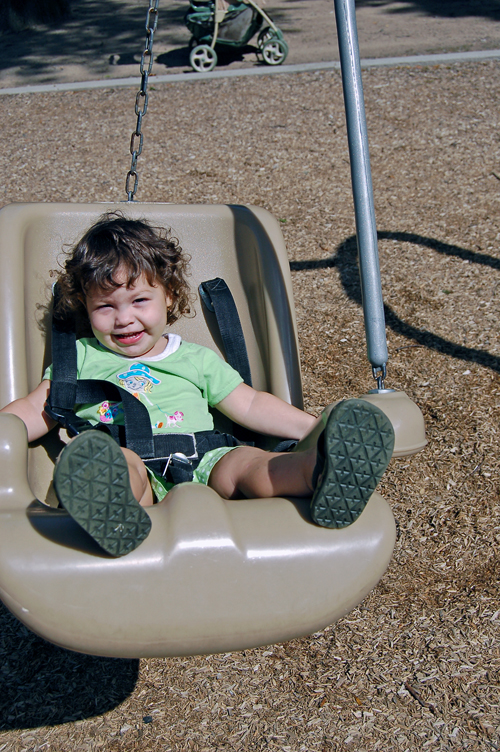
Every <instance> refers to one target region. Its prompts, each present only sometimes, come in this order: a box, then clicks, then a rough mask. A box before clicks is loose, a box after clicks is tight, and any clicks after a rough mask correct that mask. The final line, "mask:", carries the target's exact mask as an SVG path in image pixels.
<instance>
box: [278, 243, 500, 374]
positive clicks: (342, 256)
mask: <svg viewBox="0 0 500 752" xmlns="http://www.w3.org/2000/svg"><path fill="white" fill-rule="evenodd" d="M377 237H378V239H379V240H398V241H400V242H406V243H413V244H414V245H421V246H424V247H426V248H431V249H432V250H434V251H436V252H437V253H441V254H443V255H446V256H455V257H457V258H461V259H463V260H464V261H468V262H469V263H471V264H480V265H481V266H488V267H490V268H491V269H500V260H499V259H497V258H495V257H494V256H489V255H488V254H485V253H476V252H475V251H470V250H467V249H466V248H461V247H460V246H457V245H449V244H448V243H443V242H441V241H440V240H436V239H435V238H426V237H424V236H422V235H416V234H415V233H410V232H378V233H377ZM357 257H358V245H357V241H356V236H354V235H351V237H349V238H347V239H346V240H344V241H343V242H342V243H341V244H340V245H339V246H338V248H337V250H336V252H335V254H334V255H333V256H330V257H329V258H326V259H312V260H310V261H292V262H290V269H291V270H292V272H298V271H302V270H304V269H327V268H331V267H336V268H337V269H338V270H339V275H340V280H341V282H342V286H343V288H344V290H345V292H346V294H347V295H348V297H349V298H350V299H351V300H353V301H354V302H355V303H357V304H358V305H361V304H362V301H361V284H360V279H359V270H358V263H357ZM384 313H385V322H386V325H387V326H388V327H389V328H390V329H392V330H393V331H394V332H396V333H397V334H401V335H402V336H403V337H406V338H407V339H410V340H413V342H415V344H416V345H420V346H422V347H426V348H428V349H429V350H436V351H437V352H441V353H444V354H445V355H450V356H451V357H452V358H457V359H458V360H464V361H472V362H473V363H477V364H478V365H480V366H485V367H486V368H491V370H492V371H497V372H499V373H500V358H498V357H497V356H496V355H492V354H491V353H489V352H487V351H486V350H478V349H475V348H472V347H464V346H463V345H457V344H455V343H454V342H451V341H450V340H448V339H444V338H443V337H439V336H438V335H436V334H433V333H432V332H429V331H427V330H426V329H417V328H416V327H414V326H411V325H410V324H407V323H406V322H405V321H403V320H402V319H400V318H399V316H397V314H396V313H395V312H394V311H393V310H392V308H390V307H389V306H388V305H384ZM410 347H411V345H410Z"/></svg>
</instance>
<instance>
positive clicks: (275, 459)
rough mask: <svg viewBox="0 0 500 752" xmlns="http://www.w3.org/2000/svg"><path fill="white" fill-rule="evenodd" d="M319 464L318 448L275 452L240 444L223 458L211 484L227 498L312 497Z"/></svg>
mask: <svg viewBox="0 0 500 752" xmlns="http://www.w3.org/2000/svg"><path fill="white" fill-rule="evenodd" d="M315 464H316V449H311V450H309V451H307V452H295V453H286V452H285V453H284V452H275V453H274V452H265V451H263V450H262V449H257V448H256V447H239V448H238V449H235V450H234V451H233V452H229V453H228V454H225V455H224V457H222V459H220V460H219V462H218V463H217V464H216V465H215V467H214V469H213V470H212V472H211V473H210V478H209V481H208V485H209V486H210V488H213V489H214V491H217V493H218V494H219V495H220V496H222V497H223V498H225V499H238V498H241V497H242V496H243V497H246V498H257V499H262V498H268V497H273V496H310V495H311V493H312V474H313V471H314V466H315Z"/></svg>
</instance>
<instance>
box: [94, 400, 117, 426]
mask: <svg viewBox="0 0 500 752" xmlns="http://www.w3.org/2000/svg"><path fill="white" fill-rule="evenodd" d="M97 414H98V415H99V420H100V421H101V423H113V422H114V421H115V420H116V418H117V417H119V416H121V415H123V407H122V404H121V402H102V403H101V404H100V405H99V407H98V408H97Z"/></svg>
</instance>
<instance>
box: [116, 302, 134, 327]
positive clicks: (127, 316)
mask: <svg viewBox="0 0 500 752" xmlns="http://www.w3.org/2000/svg"><path fill="white" fill-rule="evenodd" d="M132 321H133V315H132V311H131V309H130V308H129V307H128V306H124V307H123V308H117V309H116V311H115V324H116V325H117V326H128V325H129V324H131V323H132Z"/></svg>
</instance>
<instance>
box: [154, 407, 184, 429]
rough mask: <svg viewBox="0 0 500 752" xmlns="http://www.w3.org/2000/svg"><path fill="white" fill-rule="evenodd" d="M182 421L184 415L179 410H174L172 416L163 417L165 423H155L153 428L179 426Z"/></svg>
mask: <svg viewBox="0 0 500 752" xmlns="http://www.w3.org/2000/svg"><path fill="white" fill-rule="evenodd" d="M183 420H184V413H181V411H180V410H176V411H175V413H174V414H173V415H165V422H164V421H162V420H161V421H159V422H158V423H155V426H154V427H155V428H171V427H172V426H179V425H180V424H181V423H182V421H183Z"/></svg>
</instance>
